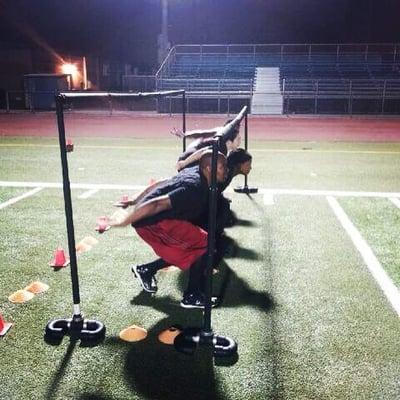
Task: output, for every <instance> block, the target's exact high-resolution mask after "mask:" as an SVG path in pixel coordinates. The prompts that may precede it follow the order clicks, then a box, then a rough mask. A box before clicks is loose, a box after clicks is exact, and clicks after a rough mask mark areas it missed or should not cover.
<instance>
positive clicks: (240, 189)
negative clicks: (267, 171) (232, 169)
mask: <svg viewBox="0 0 400 400" xmlns="http://www.w3.org/2000/svg"><path fill="white" fill-rule="evenodd" d="M233 190H234V191H235V192H236V193H245V194H250V193H257V192H258V188H250V187H248V186H243V187H240V186H238V187H235V188H234V189H233Z"/></svg>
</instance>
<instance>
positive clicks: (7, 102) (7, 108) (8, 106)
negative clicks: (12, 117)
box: [6, 90, 10, 113]
mask: <svg viewBox="0 0 400 400" xmlns="http://www.w3.org/2000/svg"><path fill="white" fill-rule="evenodd" d="M6 111H7V112H8V113H9V112H10V97H9V92H8V90H6Z"/></svg>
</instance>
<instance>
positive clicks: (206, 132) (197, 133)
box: [171, 126, 221, 139]
mask: <svg viewBox="0 0 400 400" xmlns="http://www.w3.org/2000/svg"><path fill="white" fill-rule="evenodd" d="M218 129H221V127H220V126H217V127H215V128H210V129H194V130H192V131H187V132H182V131H181V130H178V129H174V130H173V131H171V133H172V134H173V135H175V136H178V137H180V138H183V137H186V138H189V139H198V138H209V137H213V136H214V135H215V134H216V133H217V131H218Z"/></svg>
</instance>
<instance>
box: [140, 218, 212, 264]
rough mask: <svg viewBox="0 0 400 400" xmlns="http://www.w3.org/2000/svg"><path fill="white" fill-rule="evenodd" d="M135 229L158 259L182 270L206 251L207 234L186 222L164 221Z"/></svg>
mask: <svg viewBox="0 0 400 400" xmlns="http://www.w3.org/2000/svg"><path fill="white" fill-rule="evenodd" d="M135 229H136V232H137V233H138V235H139V236H140V237H141V238H142V239H143V240H144V241H145V242H146V243H147V244H148V245H150V246H151V247H152V248H153V250H154V252H155V253H156V254H157V255H158V256H159V257H161V258H162V259H163V260H164V261H166V262H167V263H169V264H171V265H176V266H177V267H179V268H180V269H183V270H186V269H188V268H189V267H190V266H191V265H192V264H193V263H194V262H195V261H196V260H197V259H198V258H199V257H201V256H202V255H203V254H205V252H206V251H207V232H206V231H205V230H203V229H201V228H200V227H198V226H196V225H193V224H191V223H190V222H187V221H180V220H176V219H164V220H162V221H160V222H158V223H156V224H154V225H148V226H143V227H140V228H135Z"/></svg>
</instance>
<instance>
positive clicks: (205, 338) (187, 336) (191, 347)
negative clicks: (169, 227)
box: [174, 138, 238, 359]
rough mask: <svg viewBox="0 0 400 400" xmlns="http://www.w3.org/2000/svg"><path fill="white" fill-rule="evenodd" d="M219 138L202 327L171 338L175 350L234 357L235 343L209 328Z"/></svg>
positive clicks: (213, 166) (214, 149)
mask: <svg viewBox="0 0 400 400" xmlns="http://www.w3.org/2000/svg"><path fill="white" fill-rule="evenodd" d="M218 144H219V138H217V139H215V140H214V142H213V146H212V162H211V186H210V196H209V215H208V243H207V268H206V271H205V272H206V276H205V292H204V297H205V304H204V315H203V327H202V328H186V329H184V330H183V331H182V332H181V333H180V334H179V335H178V336H177V337H176V338H175V340H174V347H175V349H176V350H177V351H179V352H182V353H184V354H188V355H192V354H194V352H195V351H196V349H197V348H198V347H200V346H207V347H208V348H210V347H211V348H212V352H213V356H214V357H225V358H228V357H229V358H232V359H233V358H236V357H237V348H238V346H237V343H236V342H235V341H234V340H233V339H231V338H228V337H225V336H221V335H217V334H215V333H214V332H213V330H212V328H211V307H212V300H211V291H212V270H213V265H214V251H215V232H216V216H217V190H218V188H217V163H218V147H219V146H218Z"/></svg>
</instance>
